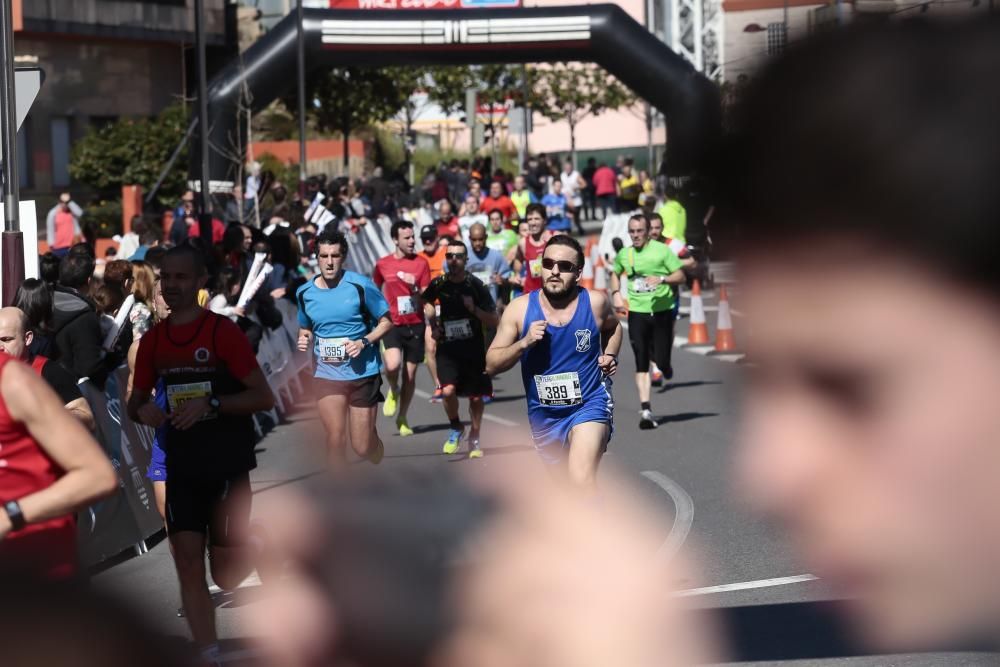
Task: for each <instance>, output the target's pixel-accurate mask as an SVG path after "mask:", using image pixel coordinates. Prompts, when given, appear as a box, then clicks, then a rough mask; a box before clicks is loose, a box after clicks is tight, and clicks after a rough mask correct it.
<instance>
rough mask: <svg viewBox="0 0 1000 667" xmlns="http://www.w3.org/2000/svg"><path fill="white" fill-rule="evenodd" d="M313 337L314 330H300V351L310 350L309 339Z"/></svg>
mask: <svg viewBox="0 0 1000 667" xmlns="http://www.w3.org/2000/svg"><path fill="white" fill-rule="evenodd" d="M311 338H312V332H310V331H306V330H302V331H299V341H298V348H299V352H308V351H309V340H310V339H311Z"/></svg>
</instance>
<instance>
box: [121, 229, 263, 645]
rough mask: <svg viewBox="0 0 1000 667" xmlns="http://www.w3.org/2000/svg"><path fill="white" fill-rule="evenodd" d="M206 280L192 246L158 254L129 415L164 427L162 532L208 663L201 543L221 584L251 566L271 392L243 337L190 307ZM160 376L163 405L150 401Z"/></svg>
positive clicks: (208, 601) (224, 321)
mask: <svg viewBox="0 0 1000 667" xmlns="http://www.w3.org/2000/svg"><path fill="white" fill-rule="evenodd" d="M207 280H208V276H207V273H206V271H205V262H204V258H203V257H202V255H201V254H200V253H199V252H198V251H197V250H195V249H194V248H193V247H190V246H180V247H177V248H173V249H171V250H170V251H169V252H168V253H167V254H166V255H165V256H164V258H163V264H162V267H161V270H160V282H161V285H162V292H163V299H164V301H165V302H166V304H167V306H168V307H169V308H170V316H169V317H168V318H167V319H165V320H163V321H161V322H160V323H158V324H156V325H155V326H154V327H153V328H152V329H150V330H149V332H147V333H146V334H145V335H144V336H143V337H142V340H141V341H140V342H139V351H138V354H137V356H136V362H135V381H134V384H133V390H132V396H131V397H130V398H129V401H128V413H129V416H130V417H132V419H134V420H136V421H138V422H141V423H143V424H146V425H148V426H152V427H153V428H159V427H160V426H163V425H166V442H165V445H166V447H165V449H166V455H167V463H166V466H167V503H166V510H167V512H166V513H167V517H166V518H167V531H168V533H169V536H170V544H171V547H172V550H173V556H174V562H175V564H176V566H177V575H178V578H179V579H180V586H181V600H182V601H183V603H184V610H185V613H186V616H187V620H188V625H189V626H190V627H191V633H192V635H193V636H194V641H195V643H196V644H197V645H198V646H199V647H200V648H201V650H202V657H203V659H204V660H205V661H206V662H213V661H216V660H217V658H218V654H219V648H218V643H217V637H216V632H215V609H214V607H213V605H212V598H211V597H210V596H209V593H208V584H207V583H206V581H205V547H206V544H207V545H208V549H209V556H210V558H209V563H210V565H211V572H212V579H213V580H214V581H215V583H216V584H218V585H219V587H220V588H222V589H224V590H231V589H234V588H236V586H238V585H239V584H240V582H242V581H243V580H244V579H245V578H246V577H247V575H248V574H250V572H251V571H252V570H253V568H254V564H255V563H254V561H255V558H254V554H253V552H252V550H251V548H250V547H251V545H252V544H253V542H254V541H255V540H254V539H253V538H251V536H250V528H249V518H250V502H251V498H252V494H251V490H250V470H252V469H253V468H254V467H256V460H255V458H254V452H253V445H254V429H253V422H252V421H251V419H252V415H253V413H254V412H258V411H263V410H270V409H271V407H272V406H273V405H274V397H273V396H272V394H271V390H270V388H269V387H268V385H267V380H266V379H265V377H264V374H263V373H262V372H261V370H260V368H259V367H258V366H257V359H256V357H255V356H254V353H253V349H252V348H251V347H250V342H249V341H248V340H247V337H246V335H244V333H243V332H242V331H240V329H239V327H237V326H236V325H235V324H233V323H232V322H231V321H230V320H229V319H228V318H225V317H222V316H220V315H216V314H214V313H211V312H209V311H207V310H205V309H203V308H201V307H199V306H198V290H199V289H201V288H203V287H204V286H205V283H206V282H207ZM159 379H162V380H163V383H164V385H165V388H166V397H167V412H164V411H163V410H162V409H161V408H159V407H157V405H156V403H155V402H153V401H152V400H151V396H152V391H153V387H154V386H155V385H156V382H157V380H159ZM258 541H259V540H258Z"/></svg>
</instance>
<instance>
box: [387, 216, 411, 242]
mask: <svg viewBox="0 0 1000 667" xmlns="http://www.w3.org/2000/svg"><path fill="white" fill-rule="evenodd" d="M401 229H413V223H412V222H410V221H409V220H397V221H396V222H394V223H392V227H390V228H389V235H390V236H392V238H393V239H398V238H399V230H401Z"/></svg>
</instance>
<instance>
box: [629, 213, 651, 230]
mask: <svg viewBox="0 0 1000 667" xmlns="http://www.w3.org/2000/svg"><path fill="white" fill-rule="evenodd" d="M633 220H642V221H643V222H645V223H646V231H647V232H648V231H649V218H647V217H646V216H645V215H644V214H642V213H635V214H634V215H630V216H629V218H628V221H629V223H631V222H632V221H633Z"/></svg>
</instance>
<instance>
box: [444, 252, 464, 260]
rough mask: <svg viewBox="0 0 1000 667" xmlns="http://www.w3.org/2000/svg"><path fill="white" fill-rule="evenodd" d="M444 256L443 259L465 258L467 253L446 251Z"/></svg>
mask: <svg viewBox="0 0 1000 667" xmlns="http://www.w3.org/2000/svg"><path fill="white" fill-rule="evenodd" d="M444 256H445V259H465V258H466V256H467V255H466V254H465V253H464V252H446V253H445V254H444Z"/></svg>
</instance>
